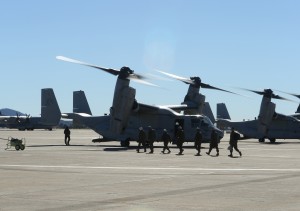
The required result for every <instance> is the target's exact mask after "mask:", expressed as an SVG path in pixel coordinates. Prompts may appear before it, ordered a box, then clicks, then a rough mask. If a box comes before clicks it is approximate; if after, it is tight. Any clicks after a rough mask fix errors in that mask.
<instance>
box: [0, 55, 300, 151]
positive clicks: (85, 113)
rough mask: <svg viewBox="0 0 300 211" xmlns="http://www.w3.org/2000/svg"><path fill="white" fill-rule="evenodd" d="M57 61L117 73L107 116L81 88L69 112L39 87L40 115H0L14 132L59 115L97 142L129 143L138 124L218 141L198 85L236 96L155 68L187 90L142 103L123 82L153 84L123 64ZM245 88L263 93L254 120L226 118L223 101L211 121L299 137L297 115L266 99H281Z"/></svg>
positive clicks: (250, 134) (51, 122) (270, 135)
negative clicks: (166, 100) (170, 101)
mask: <svg viewBox="0 0 300 211" xmlns="http://www.w3.org/2000/svg"><path fill="white" fill-rule="evenodd" d="M57 59H59V60H63V61H67V62H72V63H76V64H80V65H84V66H88V67H92V68H96V69H99V70H102V71H104V72H106V73H109V74H112V75H115V76H118V78H117V81H116V85H115V91H114V96H113V102H112V106H111V108H110V114H109V115H104V116H93V115H92V112H91V109H90V107H89V105H88V102H87V99H86V96H85V94H84V92H83V91H75V92H74V93H73V113H64V114H61V112H60V109H59V106H58V103H57V100H56V98H55V95H54V92H53V90H52V89H42V93H41V98H42V103H41V117H30V116H29V115H25V116H24V115H21V116H19V115H16V116H0V124H5V125H6V127H8V128H18V129H20V130H25V129H27V130H32V129H52V127H53V126H56V125H57V124H58V122H59V120H60V118H61V117H63V118H69V119H73V121H75V122H77V123H80V124H82V125H85V126H87V127H89V128H91V129H93V130H94V131H95V132H97V133H99V134H100V135H101V136H102V137H103V140H119V141H120V142H121V145H122V146H129V144H130V141H131V140H137V139H138V128H139V127H145V128H146V127H148V126H151V127H152V128H154V129H155V130H156V132H157V135H158V137H160V136H161V134H162V132H163V130H164V129H167V130H168V131H169V133H170V135H171V137H172V139H174V137H175V134H176V131H177V129H178V127H179V126H181V127H182V128H183V129H184V131H185V134H186V137H185V138H186V140H187V141H193V138H194V134H195V132H196V128H200V130H201V132H202V135H203V139H204V141H207V142H208V141H209V140H210V139H211V134H212V132H213V131H215V132H216V133H217V134H218V137H219V139H222V138H223V136H224V132H223V131H222V130H220V129H219V128H217V127H216V126H215V124H214V123H215V118H214V116H213V114H212V111H211V108H210V105H209V103H208V102H205V96H204V95H202V94H200V88H208V89H214V90H218V91H223V92H227V93H230V94H236V93H234V92H230V91H227V90H224V89H220V88H217V87H214V86H211V85H209V84H205V83H203V82H202V81H201V79H200V78H199V77H190V78H184V77H180V76H177V75H174V74H170V73H166V72H164V71H159V72H160V73H161V74H164V75H165V76H168V77H171V78H174V79H177V80H179V81H182V82H184V83H186V84H188V85H189V87H188V91H187V94H186V96H185V97H184V100H183V102H182V103H181V104H178V105H156V106H153V105H147V104H143V103H141V102H138V101H137V100H136V98H135V94H136V90H135V89H134V88H132V87H131V86H130V85H129V84H130V81H131V80H133V81H136V82H139V83H143V84H147V85H153V84H151V83H149V82H147V81H146V77H145V76H143V75H141V74H137V73H135V72H134V71H133V70H131V69H130V68H129V67H122V68H121V69H120V70H117V69H112V68H105V67H100V66H97V65H92V64H88V63H85V62H81V61H78V60H74V59H70V58H66V57H63V56H58V57H57ZM249 91H252V92H254V93H256V94H260V95H263V99H262V102H261V107H260V111H259V115H258V117H257V119H255V120H251V121H242V122H232V121H230V116H229V113H228V111H227V109H226V106H225V104H220V105H218V106H217V120H216V121H217V124H218V125H221V126H223V127H234V128H235V130H237V131H238V132H240V133H241V134H243V136H244V138H257V139H259V141H264V140H265V139H266V138H267V139H270V141H271V142H275V141H276V139H300V121H299V120H298V119H296V118H295V117H299V116H298V115H299V114H295V115H283V114H279V113H277V112H275V104H274V103H273V102H271V99H272V98H274V99H282V100H284V99H285V98H283V97H280V96H279V95H275V94H273V91H272V90H271V89H266V90H264V91H253V90H249ZM293 95H294V96H297V95H295V94H293ZM299 110H300V106H299V108H298V111H299Z"/></svg>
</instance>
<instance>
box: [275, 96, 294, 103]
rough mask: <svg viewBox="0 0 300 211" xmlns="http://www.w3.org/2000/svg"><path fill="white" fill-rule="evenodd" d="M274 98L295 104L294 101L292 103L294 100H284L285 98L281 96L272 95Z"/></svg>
mask: <svg viewBox="0 0 300 211" xmlns="http://www.w3.org/2000/svg"><path fill="white" fill-rule="evenodd" d="M272 98H273V99H278V100H286V101H291V102H294V101H292V100H290V99H287V98H284V97H281V96H279V95H275V94H272Z"/></svg>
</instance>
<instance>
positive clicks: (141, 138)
mask: <svg viewBox="0 0 300 211" xmlns="http://www.w3.org/2000/svg"><path fill="white" fill-rule="evenodd" d="M139 131H140V132H139V140H138V142H139V144H138V148H137V150H136V152H137V153H139V152H140V148H141V145H143V147H144V152H146V151H147V149H146V139H147V137H146V133H145V131H144V129H143V127H140V128H139Z"/></svg>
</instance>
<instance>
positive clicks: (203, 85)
mask: <svg viewBox="0 0 300 211" xmlns="http://www.w3.org/2000/svg"><path fill="white" fill-rule="evenodd" d="M201 88H204V89H215V90H219V91H223V92H228V93H231V94H236V95H238V94H237V93H234V92H231V91H227V90H225V89H220V88H218V87H214V86H211V85H209V84H205V83H201Z"/></svg>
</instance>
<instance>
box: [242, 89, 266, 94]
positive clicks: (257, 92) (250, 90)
mask: <svg viewBox="0 0 300 211" xmlns="http://www.w3.org/2000/svg"><path fill="white" fill-rule="evenodd" d="M238 89H242V90H246V91H249V92H254V93H256V94H259V95H264V94H265V92H261V91H256V90H252V89H245V88H238Z"/></svg>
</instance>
